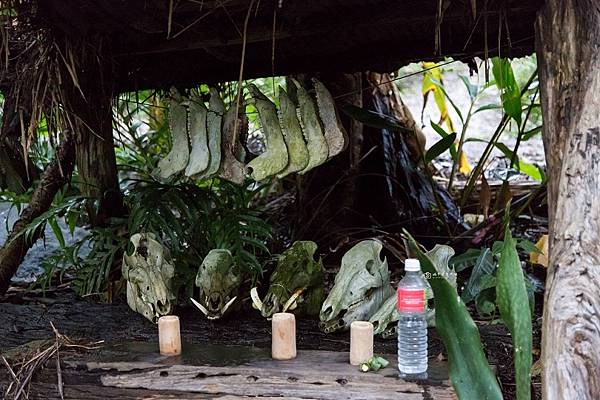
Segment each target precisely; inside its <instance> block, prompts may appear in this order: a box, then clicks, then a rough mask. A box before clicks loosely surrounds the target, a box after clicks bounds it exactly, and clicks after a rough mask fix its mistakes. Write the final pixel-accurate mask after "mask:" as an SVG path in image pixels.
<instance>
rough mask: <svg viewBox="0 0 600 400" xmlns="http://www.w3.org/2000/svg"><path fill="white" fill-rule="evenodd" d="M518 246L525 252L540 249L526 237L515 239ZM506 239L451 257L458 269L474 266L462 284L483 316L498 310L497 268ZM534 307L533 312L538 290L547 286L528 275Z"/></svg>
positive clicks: (467, 300)
mask: <svg viewBox="0 0 600 400" xmlns="http://www.w3.org/2000/svg"><path fill="white" fill-rule="evenodd" d="M515 243H516V246H517V248H519V249H520V250H522V251H523V252H525V253H531V252H539V250H538V249H537V248H536V247H535V245H534V244H533V243H531V242H530V241H528V240H526V239H519V240H515ZM503 248H504V242H503V241H495V242H494V243H493V244H492V246H491V247H482V248H480V249H469V250H467V251H466V252H465V253H463V254H460V255H457V256H455V257H453V258H452V259H451V260H450V264H451V265H452V267H453V268H454V269H455V271H456V272H457V273H460V272H462V271H466V270H467V269H469V268H471V273H470V275H469V277H468V278H467V280H466V281H465V282H464V284H463V285H462V289H461V294H460V296H461V299H462V300H463V302H464V303H465V304H469V303H471V302H472V303H473V304H474V305H475V310H476V311H477V314H478V315H479V317H481V318H492V317H494V315H495V314H496V310H497V299H496V287H497V272H498V266H499V264H500V257H501V255H502V249H503ZM524 282H525V286H526V290H527V297H528V299H529V300H528V301H529V306H530V310H531V311H532V312H533V307H534V299H535V297H534V296H535V293H536V292H540V291H542V290H543V288H542V287H540V285H539V284H538V283H537V281H536V280H535V279H534V278H533V277H530V276H529V275H527V274H525V275H524Z"/></svg>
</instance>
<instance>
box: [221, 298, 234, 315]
mask: <svg viewBox="0 0 600 400" xmlns="http://www.w3.org/2000/svg"><path fill="white" fill-rule="evenodd" d="M235 299H237V296H233V298H232V299H231V300H229V301H228V302H227V304H225V306H224V307H223V310H222V311H221V315H225V311H227V309H228V308H229V307H230V306H231V305H232V304H233V302H234V301H235Z"/></svg>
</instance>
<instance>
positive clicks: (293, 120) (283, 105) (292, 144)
mask: <svg viewBox="0 0 600 400" xmlns="http://www.w3.org/2000/svg"><path fill="white" fill-rule="evenodd" d="M279 108H280V109H279V122H280V124H281V130H282V132H283V137H284V139H285V143H286V145H287V148H288V153H289V158H290V159H289V163H288V165H287V167H285V169H284V170H283V171H281V172H280V173H279V174H277V177H278V178H280V179H281V178H283V177H285V176H287V175H289V174H291V173H293V172H298V171H302V170H303V169H304V168H306V166H307V165H308V157H309V156H308V149H307V148H306V143H304V137H303V136H302V128H301V127H300V122H299V121H298V113H297V112H296V105H295V104H294V102H293V101H292V99H290V97H289V96H288V94H287V93H286V91H285V90H283V88H282V87H280V88H279Z"/></svg>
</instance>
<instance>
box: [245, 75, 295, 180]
mask: <svg viewBox="0 0 600 400" xmlns="http://www.w3.org/2000/svg"><path fill="white" fill-rule="evenodd" d="M249 88H250V93H251V95H252V100H251V101H252V102H253V103H254V106H255V107H256V109H257V110H258V115H259V117H260V123H261V125H262V131H263V133H264V135H265V142H266V148H267V149H266V150H265V152H264V153H262V154H261V155H259V156H258V157H256V158H255V159H254V160H252V161H250V162H249V163H248V170H249V171H250V176H251V177H252V179H254V180H255V181H262V180H263V179H265V178H268V177H271V176H274V175H276V174H277V173H279V172H281V171H283V169H284V168H285V167H286V166H287V165H288V150H287V147H286V145H285V141H284V140H283V133H282V132H281V126H280V125H279V119H278V117H277V109H276V108H275V104H273V102H272V101H271V100H269V99H268V98H267V97H266V96H265V95H264V94H262V93H261V91H260V90H259V89H258V88H257V87H256V85H254V84H252V85H250V87H249Z"/></svg>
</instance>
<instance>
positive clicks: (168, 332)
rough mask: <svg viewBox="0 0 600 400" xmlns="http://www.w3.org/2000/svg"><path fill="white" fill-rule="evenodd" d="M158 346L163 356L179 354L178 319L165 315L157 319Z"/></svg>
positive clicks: (174, 316) (179, 335)
mask: <svg viewBox="0 0 600 400" xmlns="http://www.w3.org/2000/svg"><path fill="white" fill-rule="evenodd" d="M158 346H159V349H160V354H162V355H163V356H177V355H179V354H181V334H180V332H179V317H178V316H176V315H165V316H164V317H160V318H159V319H158Z"/></svg>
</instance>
